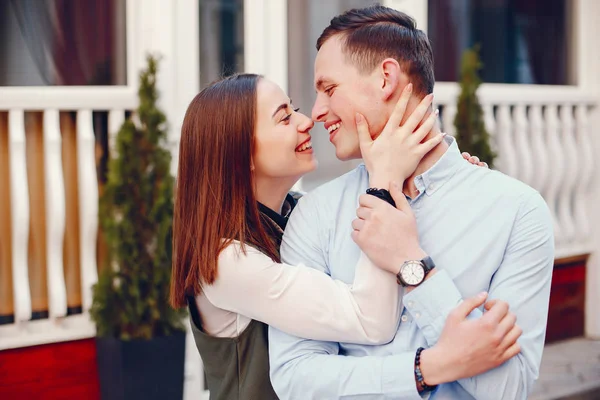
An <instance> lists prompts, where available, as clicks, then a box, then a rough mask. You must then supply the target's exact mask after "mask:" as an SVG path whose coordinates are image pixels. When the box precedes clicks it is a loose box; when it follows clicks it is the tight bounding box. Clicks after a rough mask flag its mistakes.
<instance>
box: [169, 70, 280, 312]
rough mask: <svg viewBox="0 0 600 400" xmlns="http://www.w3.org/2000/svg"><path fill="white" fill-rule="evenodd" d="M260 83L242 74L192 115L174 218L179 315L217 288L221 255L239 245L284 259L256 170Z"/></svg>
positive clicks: (208, 92)
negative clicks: (264, 220) (266, 218)
mask: <svg viewBox="0 0 600 400" xmlns="http://www.w3.org/2000/svg"><path fill="white" fill-rule="evenodd" d="M260 79H261V76H259V75H254V74H239V75H233V76H230V77H227V78H225V79H223V80H221V81H218V82H216V83H213V84H211V85H210V86H208V87H207V88H205V89H204V90H202V91H201V92H200V93H199V94H198V95H197V96H196V97H195V98H194V100H192V102H191V103H190V105H189V107H188V109H187V112H186V114H185V118H184V120H183V126H182V128H181V142H180V144H179V166H178V172H177V188H176V192H175V210H174V216H173V268H172V272H171V292H170V302H171V305H172V306H173V307H175V308H179V307H185V306H186V305H187V299H186V296H195V295H197V294H199V293H200V291H201V287H202V285H203V284H208V285H210V284H212V283H213V282H214V281H215V279H216V278H217V273H218V257H219V254H220V253H221V251H222V250H223V249H224V248H225V247H227V246H228V245H229V244H230V243H231V241H232V240H238V241H240V242H241V243H242V248H244V247H243V246H244V245H245V244H250V245H252V246H254V247H257V248H259V249H260V250H261V251H262V252H263V253H265V254H266V255H268V256H270V257H271V258H272V259H273V260H278V258H279V256H278V254H279V252H278V251H277V248H276V245H275V243H274V242H273V240H271V238H270V237H269V236H268V234H267V233H266V231H265V228H264V226H263V225H262V224H261V223H260V214H259V211H258V207H257V203H256V198H255V196H254V190H253V187H254V182H253V177H252V172H251V170H250V166H251V159H252V154H253V153H254V130H255V126H256V112H257V105H256V103H257V100H256V94H257V86H258V82H259V81H260Z"/></svg>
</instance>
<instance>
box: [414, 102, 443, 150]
mask: <svg viewBox="0 0 600 400" xmlns="http://www.w3.org/2000/svg"><path fill="white" fill-rule="evenodd" d="M438 115H439V110H435V111H434V112H432V113H431V114H429V116H428V117H427V119H426V120H425V122H424V123H423V124H422V125H421V126H420V127H419V129H417V130H416V131H415V133H413V134H412V136H411V139H412V140H413V142H414V143H421V142H422V141H423V139H425V137H426V136H427V135H428V134H429V132H431V129H433V126H434V125H435V123H436V121H437V117H438Z"/></svg>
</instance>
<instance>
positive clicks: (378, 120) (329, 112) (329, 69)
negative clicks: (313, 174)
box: [312, 35, 387, 161]
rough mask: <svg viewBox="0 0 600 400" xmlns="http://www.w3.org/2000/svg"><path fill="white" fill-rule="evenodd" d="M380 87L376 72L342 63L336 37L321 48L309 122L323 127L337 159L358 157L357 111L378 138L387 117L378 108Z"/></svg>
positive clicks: (343, 56)
mask: <svg viewBox="0 0 600 400" xmlns="http://www.w3.org/2000/svg"><path fill="white" fill-rule="evenodd" d="M380 84H381V80H380V79H379V75H378V73H377V71H376V70H375V71H374V72H373V73H372V74H364V73H361V72H360V71H359V70H358V69H357V68H356V67H355V66H354V65H353V64H352V63H351V61H349V60H346V56H345V55H344V53H343V52H342V45H341V42H340V39H339V35H336V36H333V37H332V38H330V39H329V40H327V41H326V42H325V43H324V44H323V46H321V49H320V50H319V52H318V53H317V58H316V60H315V88H316V90H317V99H316V100H315V105H314V106H313V109H312V119H313V120H314V121H318V122H323V123H324V124H325V129H327V130H328V132H329V140H330V141H331V143H333V145H334V146H335V153H336V156H337V158H338V159H340V160H342V161H346V160H351V159H356V158H361V154H360V147H359V141H358V133H357V131H356V124H355V119H356V117H355V115H356V113H357V112H359V113H361V114H362V115H364V116H365V118H366V120H367V122H368V123H369V127H370V130H371V134H372V135H374V136H376V135H378V134H379V132H380V131H381V130H382V129H383V127H384V125H385V120H386V119H387V118H386V117H385V115H384V114H385V113H384V112H382V111H383V110H381V108H380V107H381V106H382V98H381V92H380V90H378V86H380ZM378 109H379V112H377V110H378Z"/></svg>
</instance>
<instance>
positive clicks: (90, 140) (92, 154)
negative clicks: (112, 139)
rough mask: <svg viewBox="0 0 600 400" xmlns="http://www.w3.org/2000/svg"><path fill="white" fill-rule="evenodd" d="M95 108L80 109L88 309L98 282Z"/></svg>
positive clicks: (85, 299)
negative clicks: (93, 111)
mask: <svg viewBox="0 0 600 400" xmlns="http://www.w3.org/2000/svg"><path fill="white" fill-rule="evenodd" d="M92 118H93V116H92V110H90V109H85V110H79V111H78V112H77V179H78V185H77V187H78V196H79V239H80V240H79V246H80V252H79V254H80V265H81V294H82V305H81V306H82V308H83V311H84V313H85V312H87V311H88V310H89V309H90V307H91V306H92V286H93V285H94V284H95V283H96V282H98V267H97V265H96V246H97V243H96V240H97V236H98V177H97V174H96V138H95V135H94V126H93V119H92Z"/></svg>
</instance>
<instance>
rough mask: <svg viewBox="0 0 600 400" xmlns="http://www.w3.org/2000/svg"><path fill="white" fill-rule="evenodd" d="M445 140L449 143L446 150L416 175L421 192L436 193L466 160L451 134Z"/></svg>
mask: <svg viewBox="0 0 600 400" xmlns="http://www.w3.org/2000/svg"><path fill="white" fill-rule="evenodd" d="M444 140H445V141H446V143H447V144H448V149H446V152H445V153H444V154H443V155H442V157H440V159H439V160H437V161H436V163H435V164H433V166H432V167H431V168H429V169H428V170H427V171H425V172H423V173H422V174H421V175H418V176H416V177H415V180H414V183H415V186H416V188H417V190H419V192H420V193H427V194H428V195H432V194H433V193H435V191H436V190H438V189H439V188H441V187H442V186H443V185H444V184H445V183H446V182H448V181H449V180H450V178H451V177H452V176H453V175H454V174H455V173H456V171H457V170H458V168H459V167H460V166H461V165H462V163H463V162H464V159H463V157H462V155H461V154H460V150H459V149H458V145H457V144H456V140H455V139H454V138H453V137H451V136H446V138H444Z"/></svg>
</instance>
